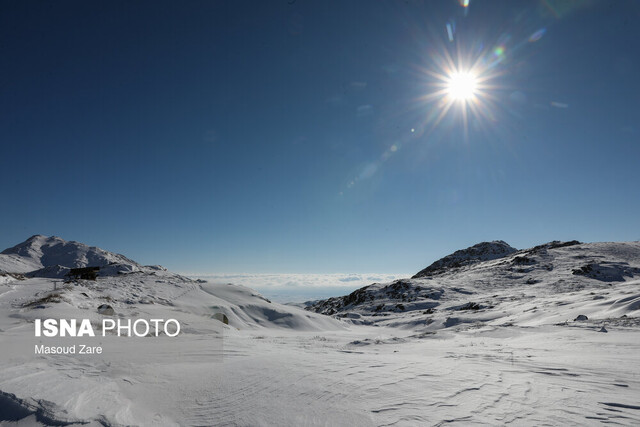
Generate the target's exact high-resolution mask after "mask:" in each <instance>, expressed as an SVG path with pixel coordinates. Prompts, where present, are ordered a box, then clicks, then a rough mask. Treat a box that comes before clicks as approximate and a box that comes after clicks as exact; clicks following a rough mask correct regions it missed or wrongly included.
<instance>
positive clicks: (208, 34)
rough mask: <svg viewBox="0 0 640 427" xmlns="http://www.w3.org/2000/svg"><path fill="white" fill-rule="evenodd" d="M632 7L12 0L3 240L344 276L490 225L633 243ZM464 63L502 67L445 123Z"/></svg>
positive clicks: (639, 50)
mask: <svg viewBox="0 0 640 427" xmlns="http://www.w3.org/2000/svg"><path fill="white" fill-rule="evenodd" d="M638 18H640V4H639V3H637V2H632V1H616V2H604V1H602V2H590V1H576V2H565V1H554V0H546V1H531V2H517V1H497V0H496V1H473V0H471V1H470V4H469V5H468V7H464V6H463V5H461V4H460V3H458V2H457V1H455V0H452V1H441V2H435V1H434V2H424V3H423V2H417V1H403V2H399V1H398V2H369V1H306V0H297V1H291V0H289V1H286V0H285V1H253V2H232V1H228V2H222V1H218V2H212V1H203V2H199V1H192V2H163V1H153V2H150V1H149V2H144V1H142V2H102V3H99V4H96V3H94V2H68V1H65V2H36V1H29V2H22V1H15V2H3V4H2V8H1V9H0V57H1V58H2V60H1V61H0V67H1V71H0V139H1V140H2V155H1V156H0V179H1V182H2V208H1V209H0V221H1V224H2V228H1V230H2V232H1V233H0V247H2V248H4V247H9V246H12V245H14V244H16V243H18V242H21V241H23V240H25V239H26V238H27V237H29V236H31V235H32V234H45V235H58V236H60V237H62V238H64V239H67V240H78V241H82V242H84V243H87V244H91V245H97V246H100V247H103V248H105V249H108V250H112V251H116V252H120V253H123V254H125V255H127V256H129V257H131V258H133V259H136V260H138V261H139V262H142V263H146V264H162V265H165V266H167V267H168V268H170V269H172V270H174V271H183V272H198V273H203V274H204V273H215V272H252V273H269V272H291V273H339V272H340V273H344V272H353V271H356V272H358V271H377V272H385V271H386V272H399V271H403V272H404V271H406V272H417V271H418V270H420V269H422V268H423V267H425V266H426V265H428V264H429V263H430V262H432V261H433V260H435V259H437V258H439V257H441V256H443V255H445V254H447V253H450V252H452V251H454V250H456V249H460V248H463V247H467V246H470V245H472V244H475V243H477V242H479V241H484V240H495V239H503V240H505V241H507V242H509V243H510V244H511V245H513V246H516V247H519V248H523V247H530V246H533V245H536V244H539V243H543V242H546V241H549V240H555V239H558V240H565V239H579V240H582V241H614V240H615V241H623V240H637V239H640V220H639V218H640V215H638V212H639V211H640V197H638V195H639V192H638V187H639V184H640V176H639V175H638V165H639V164H640V163H639V159H640V143H639V142H640V125H639V123H640V83H638V69H639V68H640V27H639V26H637V25H635V23H636V22H637V21H638ZM447 24H448V27H447ZM449 33H450V34H449ZM448 56H449V57H451V58H453V60H454V63H455V62H456V58H462V60H461V61H460V62H459V63H456V64H455V65H456V66H457V67H460V68H464V67H468V66H469V64H470V63H471V62H475V63H477V64H479V70H480V71H481V72H482V73H481V74H482V76H483V78H485V79H486V80H484V81H483V84H484V86H483V87H482V90H480V85H479V89H478V93H477V101H476V102H475V104H474V105H470V104H465V103H463V102H459V101H456V102H452V103H451V104H452V105H451V108H450V109H449V110H448V111H447V113H446V114H444V115H443V116H442V118H440V120H438V117H439V115H440V114H441V113H442V111H443V109H444V105H445V103H446V101H447V99H446V94H445V95H444V96H443V97H431V98H429V95H430V94H433V93H435V92H437V91H438V90H440V87H439V86H437V84H438V81H439V80H438V78H437V77H436V75H444V76H445V77H446V74H447V73H446V70H445V69H444V68H446V67H443V64H444V63H445V62H446V61H444V59H446V58H447V57H448ZM472 107H473V108H475V110H471V108H472ZM465 109H466V111H467V117H468V120H467V122H466V124H465V123H464V121H463V119H462V117H463V115H462V112H463V111H465ZM473 111H476V113H473Z"/></svg>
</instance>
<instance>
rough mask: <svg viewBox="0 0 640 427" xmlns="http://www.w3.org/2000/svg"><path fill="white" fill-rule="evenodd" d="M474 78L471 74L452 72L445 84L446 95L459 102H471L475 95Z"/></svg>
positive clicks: (475, 83)
mask: <svg viewBox="0 0 640 427" xmlns="http://www.w3.org/2000/svg"><path fill="white" fill-rule="evenodd" d="M476 89H477V81H476V76H475V75H474V74H473V73H471V72H454V73H452V74H451V75H450V76H449V81H448V82H447V91H448V95H449V96H450V97H451V98H453V99H455V100H460V101H466V100H471V99H473V97H474V96H475V94H476Z"/></svg>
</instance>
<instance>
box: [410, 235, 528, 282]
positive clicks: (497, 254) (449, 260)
mask: <svg viewBox="0 0 640 427" xmlns="http://www.w3.org/2000/svg"><path fill="white" fill-rule="evenodd" d="M516 251H517V249H516V248H514V247H511V246H510V245H509V244H507V243H506V242H504V241H502V240H494V241H493V242H482V243H478V244H477V245H473V246H471V247H468V248H466V249H461V250H459V251H455V252H454V253H452V254H450V255H447V256H446V257H444V258H440V259H439V260H438V261H436V262H434V263H433V264H431V265H430V266H429V267H427V268H425V269H423V270H421V271H420V272H418V273H417V274H416V275H414V276H413V277H412V279H418V278H420V277H427V276H432V275H435V274H439V273H443V272H445V271H448V270H451V269H453V268H458V267H462V266H464V265H469V264H473V263H476V262H480V261H490V260H493V259H498V258H504V257H505V256H507V255H510V254H512V253H514V252H516Z"/></svg>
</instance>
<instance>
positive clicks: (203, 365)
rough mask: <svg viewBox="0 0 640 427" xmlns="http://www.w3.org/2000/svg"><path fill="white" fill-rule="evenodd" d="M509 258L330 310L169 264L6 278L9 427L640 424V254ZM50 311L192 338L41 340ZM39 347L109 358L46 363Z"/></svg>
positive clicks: (610, 251) (365, 293) (556, 252)
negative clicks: (90, 350) (84, 350)
mask: <svg viewBox="0 0 640 427" xmlns="http://www.w3.org/2000/svg"><path fill="white" fill-rule="evenodd" d="M42 246H44V244H43V245H41V246H40V247H42ZM64 246H65V245H62V247H64ZM32 247H34V248H35V247H37V245H32ZM80 248H81V247H80ZM32 252H33V253H29V252H28V251H27V255H19V254H18V256H22V257H27V258H28V259H34V260H42V257H40V255H38V253H37V251H36V250H35V249H34V251H32ZM80 252H82V250H80ZM507 252H508V253H504V254H503V255H502V256H500V257H493V258H487V259H476V260H474V261H473V262H470V263H466V264H464V265H457V266H450V268H447V269H443V270H441V271H440V272H439V273H438V274H436V275H431V276H429V277H422V278H417V279H403V280H400V281H394V282H390V283H380V284H375V285H371V286H369V287H367V288H365V289H362V290H359V291H356V292H355V293H354V294H352V296H350V297H343V298H335V299H332V300H328V301H324V302H318V303H316V304H315V305H313V306H312V308H314V309H315V310H318V311H327V310H331V309H332V310H334V315H333V316H327V315H324V314H321V313H316V312H313V311H309V310H303V309H302V308H300V307H296V306H293V305H282V304H278V303H276V302H272V301H269V300H268V299H267V298H265V297H263V296H262V295H260V294H259V293H257V292H256V291H254V290H252V289H250V288H248V287H245V286H238V285H232V284H212V283H201V282H198V281H194V280H191V279H188V278H186V277H183V276H180V275H177V274H173V273H171V272H168V271H166V270H164V269H162V268H154V269H151V268H143V269H138V270H135V269H132V270H131V271H130V272H129V273H127V274H122V273H120V274H118V273H117V272H116V273H115V274H113V275H102V276H100V277H98V279H97V280H96V281H90V280H81V281H78V282H76V283H63V281H62V280H60V279H57V278H48V277H31V278H26V279H24V280H19V277H20V276H8V275H4V276H0V278H2V280H1V281H0V355H1V356H2V357H0V425H38V424H40V425H51V424H58V425H62V424H65V423H78V424H79V423H86V424H84V425H240V426H261V425H265V426H272V425H281V426H288V425H291V426H294V425H295V426H299V425H353V426H370V425H401V426H402V425H406V426H414V425H443V424H449V423H457V424H458V425H505V424H513V425H599V424H601V423H617V424H620V425H630V426H631V425H638V424H640V405H638V398H637V397H638V392H639V390H640V274H639V270H638V268H639V267H640V265H639V264H640V244H639V243H637V242H635V243H634V242H630V243H590V244H572V245H568V246H558V245H557V244H555V245H547V246H541V247H537V248H532V249H528V250H523V251H515V252H511V251H507ZM34 253H35V255H34ZM68 255H69V254H68ZM105 257H107V255H105ZM518 257H519V258H518ZM81 258H82V256H81V254H75V255H74V254H70V255H69V258H68V259H71V260H78V259H81ZM74 262H75V261H74ZM40 263H42V261H40ZM21 265H24V264H21ZM128 265H134V264H128ZM586 265H592V268H591V271H590V272H589V273H592V274H582V273H574V271H576V270H579V271H582V270H581V268H582V267H583V266H586ZM63 266H64V265H63ZM36 267H37V266H36ZM605 267H606V268H605ZM40 268H42V267H40ZM118 271H120V270H118ZM596 271H601V274H596V273H595V272H596ZM23 273H28V271H23ZM612 278H613V279H612ZM403 299H404V300H403ZM102 304H108V305H110V306H111V307H113V309H114V311H115V315H114V316H103V315H101V314H99V313H98V307H99V306H100V305H102ZM381 304H382V305H383V307H382V308H380V309H378V310H377V311H376V308H377V307H379V306H380V305H381ZM398 304H401V305H403V307H404V308H403V309H400V308H398V307H397V305H398ZM220 313H222V314H224V315H226V316H227V318H228V319H229V325H224V324H223V323H222V322H220V321H219V320H216V318H219V317H220V316H219V314H220ZM580 315H583V316H586V317H587V320H581V321H574V320H573V319H576V318H578V316H580ZM45 318H54V319H73V318H76V319H83V318H87V319H90V320H91V322H92V323H93V324H96V325H99V324H100V322H101V321H102V319H104V318H112V319H120V320H126V319H136V318H142V319H151V318H162V319H168V318H175V319H178V320H179V321H180V324H181V326H182V330H181V333H180V334H179V335H178V336H177V337H175V338H171V337H169V336H166V335H164V334H160V335H159V336H158V337H155V336H148V337H143V338H136V337H118V336H117V335H115V334H111V333H110V334H107V335H106V336H104V337H102V336H97V337H95V338H90V337H84V338H36V337H34V333H33V331H34V329H33V322H34V321H35V319H45ZM40 342H43V343H55V345H65V344H67V343H75V344H78V343H85V344H90V345H92V346H98V345H100V346H102V348H103V350H104V351H103V353H102V354H100V355H79V354H73V355H44V354H39V355H36V354H34V351H33V347H34V345H35V344H38V343H40ZM18 420H20V421H18Z"/></svg>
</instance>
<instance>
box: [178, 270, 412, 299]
mask: <svg viewBox="0 0 640 427" xmlns="http://www.w3.org/2000/svg"><path fill="white" fill-rule="evenodd" d="M183 274H184V273H183ZM185 276H189V277H192V278H194V279H203V280H206V281H207V282H210V283H233V284H234V285H243V286H247V287H249V288H252V289H255V290H257V291H258V292H260V293H261V294H262V295H264V296H265V297H267V298H271V299H273V300H274V301H278V302H303V301H309V300H314V299H323V298H329V297H332V296H340V295H346V294H348V293H351V292H353V291H354V290H356V289H358V288H361V287H363V286H366V285H370V284H372V283H375V282H390V281H392V280H396V279H401V278H406V277H411V274H410V273H398V274H390V273H348V274H342V273H336V274H293V273H282V274H278V273H211V274H188V273H187V274H185Z"/></svg>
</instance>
